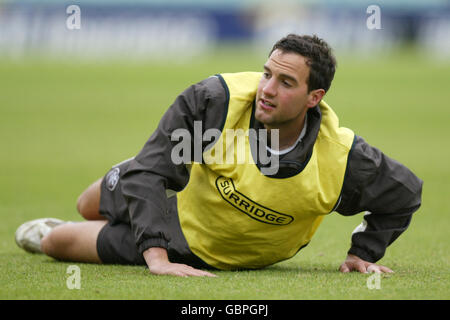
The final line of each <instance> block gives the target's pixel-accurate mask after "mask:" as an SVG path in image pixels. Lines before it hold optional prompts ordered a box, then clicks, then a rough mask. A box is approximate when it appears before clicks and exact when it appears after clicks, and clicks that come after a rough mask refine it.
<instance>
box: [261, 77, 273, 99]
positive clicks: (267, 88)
mask: <svg viewBox="0 0 450 320" xmlns="http://www.w3.org/2000/svg"><path fill="white" fill-rule="evenodd" d="M262 91H263V93H264V95H265V96H270V97H274V96H276V95H277V87H276V83H275V81H274V80H273V79H269V80H268V81H267V82H266V83H265V85H264V87H263V90H262Z"/></svg>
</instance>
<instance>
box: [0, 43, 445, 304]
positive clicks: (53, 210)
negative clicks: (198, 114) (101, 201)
mask: <svg viewBox="0 0 450 320" xmlns="http://www.w3.org/2000/svg"><path fill="white" fill-rule="evenodd" d="M264 59H265V58H264V55H262V56H259V55H256V56H255V55H252V54H248V55H246V54H245V52H238V53H237V54H230V51H225V52H222V53H221V54H217V55H214V56H208V57H205V58H204V59H198V60H197V61H196V62H193V63H191V64H173V63H162V62H160V63H154V64H150V63H148V64H137V63H130V64H121V63H114V64H113V63H111V64H107V63H103V64H98V65H95V64H89V63H69V62H58V63H56V62H49V61H47V62H45V61H40V60H27V61H26V62H20V63H19V62H13V61H8V60H2V61H1V62H0V146H1V155H2V156H1V157H0V168H1V169H0V217H1V223H0V299H449V298H450V285H449V284H450V279H449V278H450V277H449V270H450V253H449V248H450V246H449V240H450V238H449V231H450V223H449V221H450V219H449V215H450V205H449V198H447V197H449V196H450V187H449V181H450V166H449V158H450V148H449V138H450V128H449V119H450V106H449V101H450V90H449V88H450V63H442V62H432V61H431V60H424V59H423V58H422V57H421V56H419V55H416V54H409V53H398V54H394V55H392V56H384V57H378V58H377V59H373V60H353V59H342V61H340V63H339V66H338V72H337V74H336V78H335V80H334V84H333V86H332V89H331V91H330V93H329V94H328V97H327V98H326V101H327V102H328V103H329V104H330V105H331V106H332V107H333V108H334V109H335V111H336V112H337V113H338V115H339V117H340V119H341V125H343V126H347V127H350V128H352V129H353V130H354V131H355V132H356V133H357V134H358V135H361V136H363V137H364V138H365V139H366V140H367V141H368V142H369V143H371V144H372V145H375V146H377V147H379V148H380V149H382V150H383V151H384V152H385V153H386V154H388V155H389V156H391V157H393V158H395V159H397V160H399V161H400V162H402V163H404V164H405V165H407V166H408V167H410V168H411V169H412V170H413V171H414V172H415V173H416V174H417V175H418V176H419V177H420V178H421V179H423V180H424V192H423V205H422V207H421V209H420V210H419V211H418V212H417V213H416V214H415V216H414V218H413V221H412V223H411V225H410V228H409V229H408V230H407V231H406V232H405V233H404V234H403V235H402V236H401V237H400V238H399V239H398V240H397V241H396V242H395V243H394V244H393V245H392V246H391V247H389V248H388V251H387V253H386V256H385V257H384V258H383V259H382V260H381V261H380V263H381V264H384V265H386V266H388V267H390V268H392V269H393V270H394V271H395V274H393V275H389V276H383V277H382V278H381V288H380V289H379V290H377V289H374V290H369V289H368V287H367V285H366V281H367V279H368V277H369V275H364V274H358V273H351V274H341V273H339V272H338V267H339V265H340V264H341V263H342V262H343V260H344V258H345V256H346V251H347V250H348V248H349V242H350V235H351V232H352V231H353V229H354V228H355V227H356V226H357V225H358V224H359V223H360V222H361V220H362V214H360V215H357V216H354V217H343V216H340V215H339V214H337V213H333V214H331V215H330V216H329V217H327V218H326V219H325V220H324V223H323V224H322V226H321V227H320V228H319V230H318V232H317V233H316V236H315V237H314V238H313V240H312V242H311V243H310V245H309V246H308V247H306V248H305V249H303V250H302V251H301V252H300V253H299V254H298V255H296V256H295V257H294V258H292V259H290V260H288V261H285V262H282V263H279V264H277V265H274V266H271V267H268V268H266V269H263V270H258V271H242V272H217V275H218V277H217V278H212V279H210V278H208V279H206V278H175V277H161V276H153V275H150V274H149V272H148V271H147V270H146V268H145V267H139V266H137V267H135V266H129V267H128V266H98V265H90V264H82V263H63V262H57V261H54V260H52V259H51V258H48V257H46V256H43V255H32V254H27V253H25V252H24V251H22V250H21V249H19V248H18V247H17V246H16V244H15V242H14V232H15V230H16V228H17V227H18V226H19V225H20V224H21V223H23V222H24V221H26V220H30V219H35V218H40V217H58V218H62V219H68V220H73V221H81V220H82V219H81V217H79V216H78V214H77V212H76V210H75V201H76V199H77V197H78V195H79V194H80V193H81V191H83V190H84V188H86V187H87V186H88V185H89V184H90V183H91V182H93V181H94V180H95V179H97V178H99V177H101V176H103V174H104V173H105V172H106V170H107V169H108V168H110V166H111V165H113V164H115V163H118V162H120V161H122V160H124V159H127V158H129V157H131V156H133V155H135V154H136V153H137V152H139V150H140V148H141V147H142V146H143V144H144V143H145V141H146V140H147V138H148V137H149V136H150V134H151V133H152V131H153V130H154V129H155V127H156V125H157V123H158V120H159V119H160V117H161V115H162V114H163V112H164V111H165V110H166V109H167V107H168V106H169V105H170V104H171V103H172V101H173V100H174V99H175V97H176V96H177V94H178V93H180V92H181V91H182V90H184V89H185V88H186V87H187V86H189V85H190V84H192V83H194V82H197V81H200V80H202V79H203V78H205V77H208V76H210V75H212V74H216V73H221V72H235V71H249V70H256V71H259V70H261V66H262V64H263V63H264V62H265V60H264ZM338 60H339V57H338ZM72 264H76V265H77V266H79V267H80V269H81V289H80V290H69V289H68V288H67V286H66V279H67V277H68V276H69V275H68V274H67V273H66V270H67V268H68V266H69V265H72Z"/></svg>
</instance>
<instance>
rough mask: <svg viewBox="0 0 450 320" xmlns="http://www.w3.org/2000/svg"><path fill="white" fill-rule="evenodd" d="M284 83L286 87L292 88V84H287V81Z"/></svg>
mask: <svg viewBox="0 0 450 320" xmlns="http://www.w3.org/2000/svg"><path fill="white" fill-rule="evenodd" d="M282 83H283V85H284V86H286V87H292V86H291V84H290V83H289V82H287V81H286V80H283V81H282Z"/></svg>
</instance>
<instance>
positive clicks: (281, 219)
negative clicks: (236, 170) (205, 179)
mask: <svg viewBox="0 0 450 320" xmlns="http://www.w3.org/2000/svg"><path fill="white" fill-rule="evenodd" d="M216 187H217V190H218V191H219V193H220V195H221V196H222V198H223V199H224V200H225V201H227V202H228V203H229V204H231V205H232V206H233V207H235V208H236V209H238V210H240V211H242V212H243V213H245V214H246V215H248V216H249V217H250V218H252V219H255V220H258V221H260V222H264V223H268V224H274V225H278V226H282V225H287V224H289V223H291V222H292V221H293V220H294V218H293V217H291V216H290V215H287V214H284V213H280V212H277V211H274V210H272V209H269V208H266V207H263V206H262V205H260V204H258V203H256V202H254V201H253V200H251V199H249V198H247V197H246V196H245V195H243V194H242V193H240V192H239V191H237V190H236V188H235V186H234V183H233V180H232V179H230V178H225V177H222V176H220V177H218V178H217V180H216Z"/></svg>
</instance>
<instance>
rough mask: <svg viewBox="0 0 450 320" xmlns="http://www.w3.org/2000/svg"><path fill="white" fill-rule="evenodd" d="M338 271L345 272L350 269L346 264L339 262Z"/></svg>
mask: <svg viewBox="0 0 450 320" xmlns="http://www.w3.org/2000/svg"><path fill="white" fill-rule="evenodd" d="M339 271H340V272H344V273H346V272H350V269H349V267H348V266H347V264H345V263H343V264H341V267H340V268H339Z"/></svg>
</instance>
